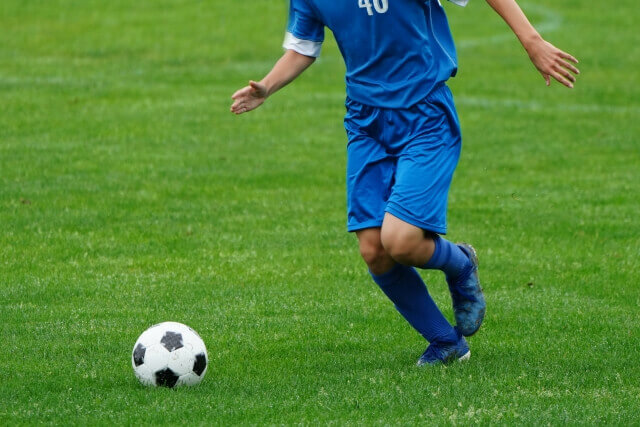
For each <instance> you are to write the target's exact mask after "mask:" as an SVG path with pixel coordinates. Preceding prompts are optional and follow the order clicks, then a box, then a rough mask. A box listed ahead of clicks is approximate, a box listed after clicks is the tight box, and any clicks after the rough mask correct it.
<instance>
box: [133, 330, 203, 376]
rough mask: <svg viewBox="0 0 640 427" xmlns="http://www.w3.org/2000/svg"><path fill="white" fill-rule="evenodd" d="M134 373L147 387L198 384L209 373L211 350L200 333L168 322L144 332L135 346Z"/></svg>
mask: <svg viewBox="0 0 640 427" xmlns="http://www.w3.org/2000/svg"><path fill="white" fill-rule="evenodd" d="M131 364H132V366H133V371H134V372H135V374H136V377H138V379H139V380H140V382H141V383H142V384H144V385H147V386H162V387H178V386H182V385H189V386H191V385H196V384H198V383H199V382H200V381H202V378H203V377H204V374H205V373H206V372H207V365H208V358H207V349H206V348H205V346H204V342H203V341H202V338H200V335H198V334H197V332H196V331H194V330H193V329H191V328H190V327H188V326H187V325H183V324H182V323H178V322H164V323H159V324H157V325H154V326H152V327H150V328H149V329H147V330H146V331H144V332H143V333H142V335H140V337H139V338H138V341H136V344H135V345H134V346H133V354H132V355H131Z"/></svg>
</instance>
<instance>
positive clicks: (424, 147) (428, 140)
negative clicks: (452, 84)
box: [387, 89, 462, 233]
mask: <svg viewBox="0 0 640 427" xmlns="http://www.w3.org/2000/svg"><path fill="white" fill-rule="evenodd" d="M420 108H421V109H422V110H424V111H421V112H420V113H421V114H419V115H417V116H416V117H414V118H413V120H418V121H420V125H421V129H422V132H420V133H418V134H417V135H414V136H413V138H412V140H411V141H410V142H409V143H407V144H406V145H405V146H404V147H403V150H402V152H401V153H400V154H399V156H398V159H397V163H396V171H395V183H394V186H393V192H392V194H391V195H390V196H389V201H388V204H387V212H389V213H391V214H392V215H394V216H395V217H397V218H399V219H401V220H402V221H405V222H407V223H409V224H412V225H414V226H416V227H419V228H421V229H423V230H428V231H432V232H436V233H446V229H447V223H446V212H447V203H448V195H449V188H450V186H451V181H452V178H453V173H454V171H455V169H456V166H457V165H458V160H459V158H460V150H461V146H462V143H461V137H460V128H459V124H458V121H457V114H456V113H455V108H454V107H453V103H452V100H451V98H450V93H449V92H448V89H446V92H444V93H441V94H439V96H438V97H435V99H433V100H431V101H430V102H429V103H425V104H424V105H421V106H420Z"/></svg>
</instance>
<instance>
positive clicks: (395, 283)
mask: <svg viewBox="0 0 640 427" xmlns="http://www.w3.org/2000/svg"><path fill="white" fill-rule="evenodd" d="M356 235H357V236H358V243H359V246H360V254H361V255H362V258H363V259H364V261H365V262H366V263H367V266H368V267H369V272H370V274H371V277H372V278H373V280H374V282H376V284H377V285H378V286H379V287H380V289H381V290H382V291H383V292H384V293H385V295H386V296H387V297H388V298H389V299H390V300H391V301H392V302H393V303H394V305H395V307H396V309H397V310H398V312H399V313H400V314H401V315H402V316H403V317H404V318H405V319H406V320H407V322H409V324H410V325H411V326H413V328H414V329H415V330H416V331H418V332H419V333H420V334H421V335H422V336H423V337H424V338H425V339H426V340H427V341H429V342H430V343H435V344H437V346H438V348H441V347H447V346H457V345H459V344H458V343H460V345H462V343H463V342H464V339H462V341H461V336H460V333H459V332H458V331H456V330H455V329H454V328H453V326H451V324H450V323H449V322H448V321H447V319H446V318H445V317H444V316H443V315H442V312H441V311H440V309H439V308H438V306H437V305H436V303H435V302H434V301H433V299H432V298H431V295H429V292H428V291H427V287H426V286H425V284H424V282H423V281H422V278H421V277H420V275H419V274H418V272H417V271H416V270H415V269H414V268H413V267H408V266H405V265H402V264H398V263H396V262H395V261H394V260H393V259H392V258H391V257H390V256H389V254H388V253H387V252H386V251H385V249H384V247H383V246H382V241H381V239H380V229H379V228H368V229H364V230H359V231H357V232H356ZM464 345H466V343H464ZM468 350H469V349H468V347H467V348H466V350H465V351H464V352H463V353H462V355H464V354H466V353H467V352H468Z"/></svg>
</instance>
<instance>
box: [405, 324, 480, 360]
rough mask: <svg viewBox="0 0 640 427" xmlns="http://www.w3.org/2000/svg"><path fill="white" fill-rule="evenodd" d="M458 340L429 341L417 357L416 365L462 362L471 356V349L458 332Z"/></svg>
mask: <svg viewBox="0 0 640 427" xmlns="http://www.w3.org/2000/svg"><path fill="white" fill-rule="evenodd" d="M458 336H459V338H458V342H456V343H451V344H441V343H440V344H439V343H435V342H433V343H431V344H429V347H427V349H426V350H425V352H424V353H422V356H420V359H418V363H416V365H417V366H424V365H439V364H443V365H447V364H449V363H452V362H455V361H456V360H457V361H458V362H464V361H465V360H469V358H470V357H471V351H470V350H469V346H468V345H467V340H465V339H464V337H463V336H462V335H461V334H460V332H458Z"/></svg>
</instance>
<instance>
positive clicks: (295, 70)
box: [260, 50, 316, 96]
mask: <svg viewBox="0 0 640 427" xmlns="http://www.w3.org/2000/svg"><path fill="white" fill-rule="evenodd" d="M315 60H316V59H315V58H313V57H310V56H305V55H301V54H299V53H298V52H295V51H293V50H287V51H286V52H285V54H284V55H282V58H280V60H278V62H277V63H276V65H274V66H273V69H272V70H271V71H270V72H269V74H267V75H266V76H265V78H264V79H262V81H261V82H260V83H262V84H264V85H265V86H266V88H267V96H270V95H272V94H273V93H275V92H277V91H278V90H280V89H282V88H283V87H285V86H286V85H288V84H289V83H291V82H292V81H293V80H295V79H296V78H297V77H298V76H299V75H300V74H302V73H303V72H304V70H306V69H307V68H309V66H311V64H313V63H314V61H315Z"/></svg>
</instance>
